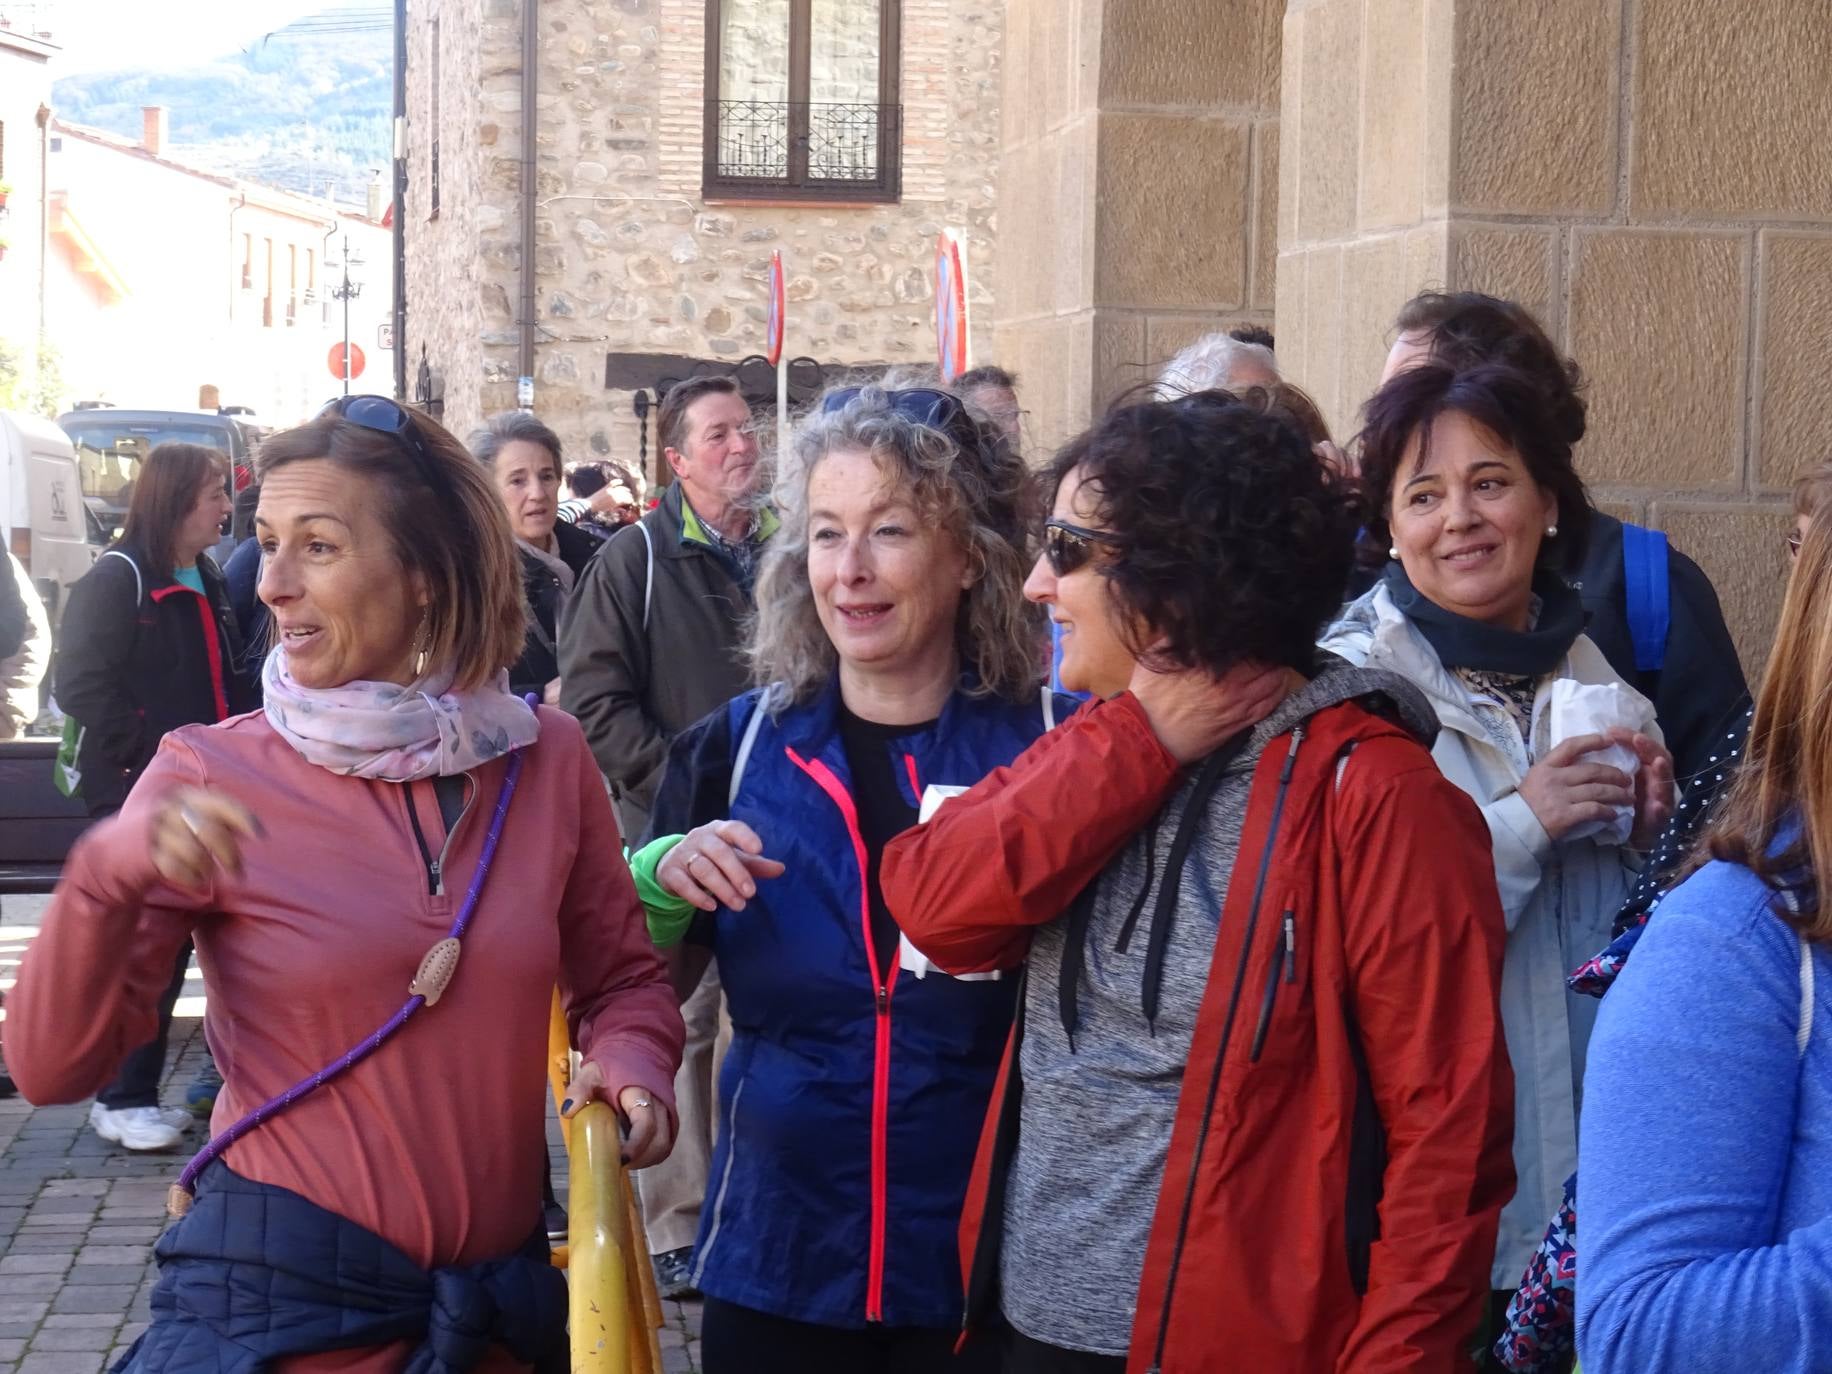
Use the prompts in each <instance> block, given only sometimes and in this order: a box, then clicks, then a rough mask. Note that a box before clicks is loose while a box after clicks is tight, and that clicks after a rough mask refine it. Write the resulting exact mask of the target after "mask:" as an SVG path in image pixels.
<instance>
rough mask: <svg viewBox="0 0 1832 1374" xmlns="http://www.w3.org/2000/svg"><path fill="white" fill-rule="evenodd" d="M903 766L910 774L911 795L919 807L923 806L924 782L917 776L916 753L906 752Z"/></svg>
mask: <svg viewBox="0 0 1832 1374" xmlns="http://www.w3.org/2000/svg"><path fill="white" fill-rule="evenodd" d="M903 766H904V769H905V770H906V771H907V772H908V773H909V775H910V797H911V799H912V800H914V801H915V803H916V805H917V806H918V807H921V805H922V783H921V782H920V781H918V779H917V777H916V756H915V755H914V754H905V755H904V756H903Z"/></svg>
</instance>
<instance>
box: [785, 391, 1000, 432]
mask: <svg viewBox="0 0 1832 1374" xmlns="http://www.w3.org/2000/svg"><path fill="white" fill-rule="evenodd" d="M864 390H865V388H864V387H862V386H848V387H842V388H841V389H840V390H838V391H830V392H828V393H827V395H826V396H825V397H824V398H823V399H822V401H821V413H822V414H823V415H831V414H833V413H834V412H835V411H837V410H844V409H845V408H846V407H847V406H849V405H851V404H852V403H853V402H854V401H856V400H858V399H859V396H860V395H861V394H862V393H863V392H864ZM882 394H883V396H884V399H885V402H886V403H887V404H888V405H889V406H890V408H891V409H892V410H894V411H896V412H897V414H899V415H901V416H903V418H904V419H906V420H913V421H914V422H915V423H917V424H919V425H923V426H926V427H927V428H929V429H939V430H941V431H943V432H944V433H946V432H947V429H948V427H949V426H950V425H952V424H955V423H957V422H958V421H960V420H963V419H966V418H967V408H966V406H964V405H962V404H961V398H960V397H958V396H956V395H954V394H953V393H951V392H947V391H935V390H932V389H931V388H929V387H910V388H909V389H907V390H904V391H886V392H883V393H882Z"/></svg>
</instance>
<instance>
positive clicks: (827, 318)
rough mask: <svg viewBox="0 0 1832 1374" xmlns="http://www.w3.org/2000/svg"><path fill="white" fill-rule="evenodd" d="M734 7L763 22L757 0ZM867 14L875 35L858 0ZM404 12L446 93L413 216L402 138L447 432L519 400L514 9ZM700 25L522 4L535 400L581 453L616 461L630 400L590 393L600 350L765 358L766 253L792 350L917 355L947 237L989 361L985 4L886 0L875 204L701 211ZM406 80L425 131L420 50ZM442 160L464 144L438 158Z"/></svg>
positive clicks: (419, 290) (423, 316)
mask: <svg viewBox="0 0 1832 1374" xmlns="http://www.w3.org/2000/svg"><path fill="white" fill-rule="evenodd" d="M834 3H840V0H820V3H819V4H817V8H823V9H824V8H826V7H827V6H829V5H831V4H834ZM844 3H845V4H848V5H856V4H857V0H844ZM747 8H748V9H750V10H753V11H756V12H757V15H759V16H760V15H761V14H762V13H763V12H764V11H766V10H768V9H769V8H770V4H769V0H747ZM867 8H869V10H870V11H871V14H872V21H873V22H874V23H875V22H876V5H875V4H872V5H868V6H867ZM479 11H480V13H479ZM412 13H413V18H412V30H413V33H414V36H415V39H416V41H417V42H421V43H423V42H424V39H425V34H426V33H427V31H428V30H429V27H430V25H429V20H430V17H431V16H432V15H434V14H438V15H441V16H444V17H445V22H444V26H443V27H444V33H445V43H446V50H445V53H444V67H443V71H444V87H445V92H446V94H445V102H446V103H445V106H444V109H443V114H444V120H443V132H442V146H441V169H442V172H443V175H444V187H443V196H442V199H443V206H442V209H441V215H440V219H439V220H438V221H436V222H434V223H433V224H431V225H428V224H427V223H426V222H425V215H426V200H425V190H426V171H425V166H424V163H425V155H426V149H427V146H428V143H427V137H426V132H425V129H424V128H423V127H416V128H415V130H414V131H413V135H412V138H411V140H410V146H411V148H412V156H411V159H410V160H411V162H412V164H413V166H412V176H411V186H410V199H409V214H408V221H407V222H408V226H409V237H408V256H409V263H410V279H409V312H410V313H409V322H408V329H407V334H408V346H409V349H410V352H409V360H410V365H409V372H410V375H411V373H412V371H413V368H414V366H416V365H417V363H418V360H419V356H420V345H421V343H422V342H425V343H426V344H427V345H428V348H429V356H430V357H431V359H432V361H433V365H434V366H435V367H440V368H442V369H443V371H444V374H445V377H446V405H447V417H448V419H449V420H451V421H452V422H453V423H455V424H457V423H460V418H461V417H462V423H464V424H469V423H471V422H472V420H473V419H474V417H476V416H479V415H484V414H488V413H492V412H494V411H496V410H499V409H503V408H506V407H509V406H512V405H513V404H514V403H515V365H516V341H517V338H518V333H517V327H516V319H515V305H516V302H517V300H518V296H517V291H518V288H519V281H518V270H519V269H518V260H519V237H518V223H519V221H518V215H519V208H518V200H517V187H518V185H519V178H520V167H519V163H518V157H519V149H520V139H521V132H520V119H521V112H520V62H521V53H520V42H521V39H520V34H521V29H520V19H519V8H518V6H517V4H516V3H515V0H415V3H414V7H413V12H412ZM467 15H469V16H470V18H469V21H468V22H467ZM705 19H706V5H705V0H614V2H612V0H542V3H541V7H540V33H541V47H540V95H539V109H538V111H537V115H538V120H539V124H538V130H537V139H538V145H537V146H538V153H537V159H538V165H537V168H536V195H537V218H536V223H537V231H538V239H537V250H536V251H537V255H538V256H537V263H536V268H537V277H536V281H537V286H538V292H537V306H536V315H537V324H538V333H537V346H536V361H535V409H536V411H537V412H538V413H539V414H540V415H541V416H542V417H543V418H544V419H546V420H547V421H548V422H549V423H551V424H553V425H554V426H555V427H556V429H558V431H559V433H560V434H561V437H562V438H563V439H564V440H565V441H566V443H567V445H568V447H569V450H570V451H571V453H573V454H577V455H579V456H581V457H585V456H602V455H605V454H609V455H611V456H613V457H616V458H618V459H619V460H624V461H634V459H635V457H636V452H637V437H636V435H637V429H636V420H635V417H634V415H633V413H632V411H631V407H630V400H631V397H630V394H629V393H623V392H607V391H606V390H605V389H604V384H603V383H604V368H605V356H606V354H607V353H616V352H643V353H650V352H653V353H672V354H682V355H686V356H689V357H696V358H709V359H722V360H729V361H732V362H736V361H737V360H739V359H740V358H742V357H745V356H747V355H750V354H753V353H759V352H761V351H762V350H763V344H764V328H765V319H766V313H765V310H766V302H765V283H766V279H767V275H768V271H769V259H770V253H771V250H772V249H775V248H780V249H782V250H783V256H784V261H785V265H786V267H787V269H788V274H789V284H788V293H787V294H788V298H789V312H788V339H787V349H786V352H787V354H788V355H789V356H791V357H799V356H810V357H814V358H816V359H818V360H820V361H822V362H824V363H842V364H871V363H900V362H908V363H923V362H932V361H933V359H934V324H933V308H932V291H933V286H932V275H933V259H934V249H935V241H936V237H937V235H938V233H939V232H940V230H941V229H942V228H943V227H954V228H956V229H957V230H959V231H961V232H962V233H963V235H964V237H965V240H966V242H967V245H968V250H969V258H970V262H971V274H972V280H973V308H974V310H975V311H976V312H977V314H976V321H975V339H976V352H977V353H978V354H980V355H982V356H984V355H985V354H986V353H987V348H986V345H987V343H988V341H989V337H990V336H989V332H988V331H987V330H986V329H985V328H984V327H983V325H982V324H981V322H982V321H986V320H988V318H989V315H990V310H991V301H992V297H991V291H990V287H991V284H992V280H993V268H994V261H993V196H994V186H995V184H996V179H997V169H998V136H997V129H998V120H999V100H1000V87H999V71H1000V60H1001V57H1000V55H1001V49H1002V24H1001V13H1000V8H999V6H998V5H997V4H996V3H995V2H994V0H903V4H902V23H903V28H902V66H901V87H902V101H903V107H904V116H903V119H904V145H903V162H902V166H903V196H902V200H901V202H900V203H897V204H894V205H856V206H855V205H832V204H826V205H789V204H760V203H757V202H730V203H723V204H722V203H717V202H709V201H708V200H707V199H706V198H705V197H704V195H703V193H702V186H701V181H702V164H703V149H702V141H703V140H702V128H703V116H704V108H705V100H706V96H707V91H706V78H705V42H706V33H705ZM455 30H456V31H457V32H454V31H455ZM854 65H855V67H856V65H857V64H856V62H855V64H854ZM409 73H410V75H409V110H410V112H411V113H412V115H413V117H414V118H415V119H417V120H424V119H425V118H426V115H427V109H428V105H427V97H426V96H425V94H424V93H422V92H421V89H420V88H421V86H423V84H424V82H425V61H424V57H422V58H421V59H420V60H419V61H415V60H414V58H413V57H412V56H411V55H410V60H409ZM461 96H462V98H460V97H461ZM454 147H457V148H459V149H461V150H465V151H463V152H461V153H460V155H459V156H456V157H455V156H454V154H453V153H452V151H450V150H451V149H453V148H454ZM460 178H462V180H460ZM460 205H462V206H463V207H464V208H463V209H462V210H460V209H459V208H458V207H459V206H460ZM429 296H430V297H431V299H429ZM651 470H653V466H652V469H651Z"/></svg>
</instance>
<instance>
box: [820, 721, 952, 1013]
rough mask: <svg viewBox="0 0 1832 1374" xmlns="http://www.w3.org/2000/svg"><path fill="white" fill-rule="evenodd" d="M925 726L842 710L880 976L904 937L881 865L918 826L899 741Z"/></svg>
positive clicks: (842, 736) (843, 740)
mask: <svg viewBox="0 0 1832 1374" xmlns="http://www.w3.org/2000/svg"><path fill="white" fill-rule="evenodd" d="M933 724H934V722H933V721H930V722H927V723H925V724H921V725H879V724H877V723H875V722H873V721H869V720H862V719H860V718H859V717H858V716H855V715H854V714H853V713H852V712H851V711H849V710H847V709H846V708H845V706H843V705H842V706H841V707H840V742H841V743H842V744H843V745H844V746H845V749H846V768H847V771H849V772H850V773H851V774H852V800H853V805H854V806H856V807H857V808H858V812H859V832H860V834H861V835H863V836H864V839H865V888H866V893H867V895H868V897H869V900H870V902H871V938H872V944H873V945H874V946H875V947H876V953H877V956H878V977H879V978H883V977H885V976H886V975H887V974H889V972H890V968H891V959H892V958H893V957H894V956H895V955H896V953H897V942H898V938H899V935H900V932H899V930H898V928H897V922H896V920H895V919H894V918H893V917H892V916H891V912H890V908H889V907H887V906H886V905H885V904H884V888H883V887H882V885H880V883H879V882H878V861H879V859H880V858H882V857H883V854H884V846H885V845H887V844H889V843H890V842H891V840H893V839H895V838H896V837H897V836H898V835H901V834H902V833H903V832H904V831H906V830H908V829H909V828H910V827H911V826H912V825H915V824H916V816H917V811H916V808H915V807H914V806H912V805H910V803H909V802H908V801H907V800H906V799H905V798H904V794H903V791H902V789H901V788H899V787H898V786H897V770H898V769H899V768H902V767H903V766H904V763H903V759H902V757H901V755H900V754H899V753H898V751H897V749H896V745H895V741H896V740H898V739H899V738H901V737H903V736H905V735H913V734H916V733H917V732H919V731H922V730H926V729H928V728H929V726H930V725H933Z"/></svg>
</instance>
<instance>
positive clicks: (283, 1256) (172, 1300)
mask: <svg viewBox="0 0 1832 1374" xmlns="http://www.w3.org/2000/svg"><path fill="white" fill-rule="evenodd" d="M154 1254H155V1255H156V1256H157V1257H158V1260H159V1281H158V1283H157V1285H156V1286H155V1287H154V1289H153V1299H152V1307H153V1321H152V1325H151V1326H150V1327H149V1328H148V1329H147V1331H146V1334H145V1335H143V1336H141V1337H140V1339H139V1340H138V1341H136V1342H134V1345H133V1348H132V1349H131V1350H129V1351H128V1352H127V1354H126V1355H124V1356H122V1358H121V1359H120V1361H119V1362H118V1363H116V1365H115V1366H114V1368H113V1370H111V1371H110V1374H254V1371H256V1370H261V1369H264V1368H266V1367H267V1366H268V1365H269V1364H270V1363H271V1362H273V1361H274V1360H278V1359H283V1358H286V1357H288V1356H294V1355H306V1354H315V1353H317V1352H320V1351H326V1350H351V1349H361V1348H363V1347H366V1346H378V1345H387V1344H389V1343H391V1342H394V1341H403V1340H407V1341H417V1342H419V1345H418V1347H417V1348H416V1349H415V1350H414V1351H413V1353H412V1354H411V1355H410V1356H409V1357H408V1359H407V1363H406V1365H405V1370H406V1374H461V1371H464V1370H468V1369H470V1368H471V1367H472V1366H473V1365H475V1364H476V1363H477V1362H478V1361H479V1360H480V1359H481V1358H482V1357H483V1355H484V1353H485V1352H486V1351H487V1350H488V1349H489V1348H490V1347H491V1346H492V1345H501V1346H504V1347H505V1348H506V1349H507V1350H508V1351H509V1353H510V1354H512V1355H513V1356H514V1357H515V1358H516V1359H517V1360H519V1361H521V1362H522V1363H524V1364H531V1365H533V1366H534V1367H535V1369H536V1370H537V1371H540V1374H547V1371H563V1370H564V1369H565V1368H566V1364H567V1342H566V1280H565V1278H564V1276H562V1275H561V1273H560V1272H559V1270H557V1269H555V1268H554V1267H553V1266H552V1264H551V1263H550V1261H549V1257H548V1251H547V1242H546V1239H545V1237H544V1235H543V1234H542V1233H540V1232H538V1231H537V1232H536V1233H534V1234H533V1235H531V1236H530V1237H529V1240H528V1242H527V1244H525V1245H524V1246H523V1247H522V1248H521V1250H520V1251H518V1252H517V1253H516V1254H514V1255H510V1256H508V1257H507V1258H504V1259H496V1260H486V1261H485V1262H483V1263H481V1264H473V1265H468V1266H465V1267H462V1268H449V1269H434V1270H432V1271H431V1272H430V1273H429V1272H428V1271H426V1270H424V1269H422V1268H420V1266H419V1265H417V1264H415V1263H414V1262H413V1261H412V1260H411V1259H409V1258H408V1257H407V1256H406V1255H404V1254H402V1253H401V1252H400V1251H399V1250H397V1249H395V1247H394V1246H392V1245H390V1244H389V1243H388V1242H387V1241H385V1240H383V1239H382V1238H381V1237H380V1236H378V1235H376V1234H375V1233H374V1232H373V1231H369V1230H366V1229H365V1228H363V1227H361V1226H358V1225H357V1224H356V1223H355V1222H353V1221H348V1220H346V1219H345V1218H343V1217H340V1216H338V1215H337V1214H336V1213H334V1212H330V1211H327V1210H325V1209H324V1208H323V1207H320V1206H319V1205H318V1204H317V1203H315V1202H311V1201H308V1200H307V1199H305V1198H303V1197H301V1196H300V1195H299V1194H297V1193H294V1192H290V1191H288V1190H287V1189H285V1188H276V1187H273V1186H272V1185H270V1184H265V1183H253V1182H250V1181H249V1180H248V1179H245V1178H242V1177H240V1176H238V1175H237V1174H234V1173H232V1172H231V1171H230V1170H229V1168H228V1167H227V1166H226V1165H224V1164H222V1163H221V1162H218V1163H215V1164H212V1165H211V1166H210V1167H209V1168H208V1169H207V1170H205V1171H204V1173H203V1174H202V1175H201V1176H200V1178H199V1179H198V1185H197V1200H196V1202H195V1203H194V1204H193V1205H192V1207H191V1210H190V1211H189V1212H188V1213H187V1214H186V1215H185V1216H184V1217H183V1218H182V1219H181V1220H179V1221H178V1222H176V1223H175V1224H174V1225H172V1226H171V1227H170V1228H168V1229H167V1230H166V1232H165V1234H164V1235H163V1236H161V1237H160V1238H159V1244H158V1245H157V1247H156V1248H155V1250H154Z"/></svg>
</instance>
